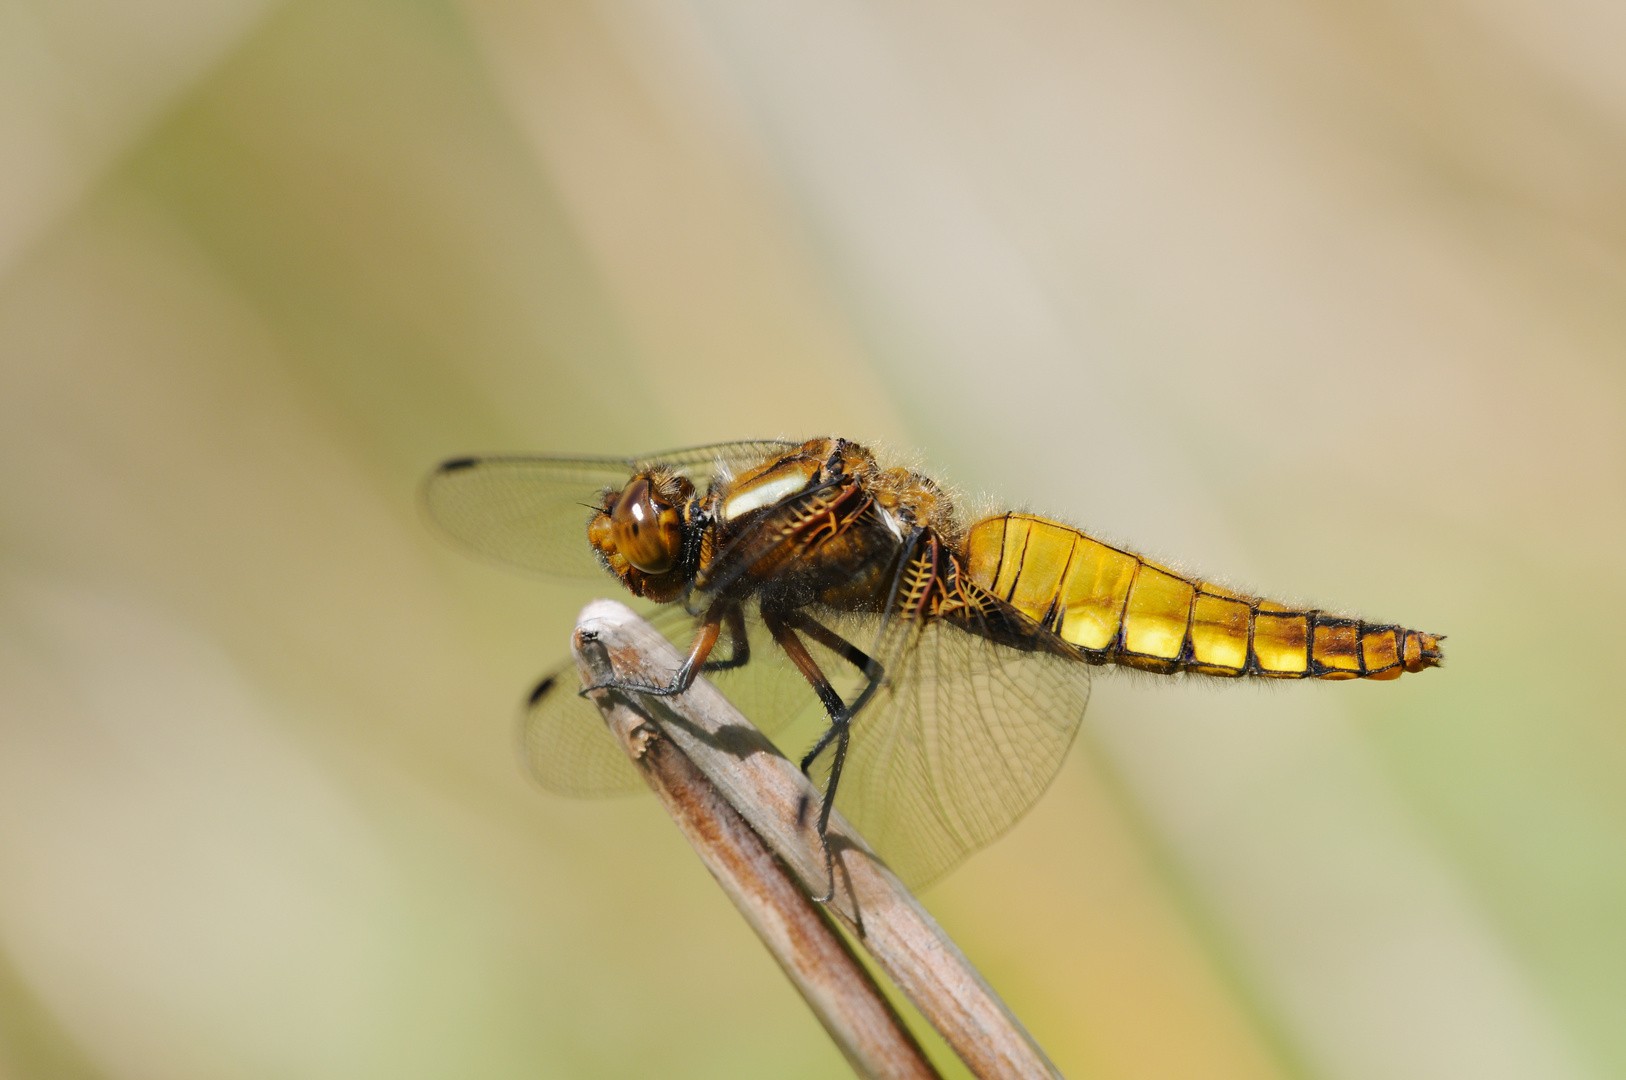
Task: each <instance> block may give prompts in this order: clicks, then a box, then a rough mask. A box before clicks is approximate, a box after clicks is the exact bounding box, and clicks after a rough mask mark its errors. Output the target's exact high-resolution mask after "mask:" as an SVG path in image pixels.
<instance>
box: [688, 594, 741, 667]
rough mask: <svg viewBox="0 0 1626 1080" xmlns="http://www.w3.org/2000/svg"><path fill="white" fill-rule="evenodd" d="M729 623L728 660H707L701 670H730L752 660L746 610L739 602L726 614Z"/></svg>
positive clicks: (725, 617)
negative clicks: (746, 632)
mask: <svg viewBox="0 0 1626 1080" xmlns="http://www.w3.org/2000/svg"><path fill="white" fill-rule="evenodd" d="M723 618H724V619H725V620H726V622H727V624H728V640H729V646H730V647H729V654H728V659H727V660H707V661H706V662H705V663H704V664H703V665H701V668H700V670H701V671H729V670H732V669H733V668H742V667H744V666H745V665H746V664H749V663H750V662H751V639H750V638H748V637H747V636H746V634H745V612H744V611H742V610H741V609H740V606H739V605H738V604H735V605H733V606H732V607H730V608H729V609H728V611H727V612H726V613H725V614H724V616H723Z"/></svg>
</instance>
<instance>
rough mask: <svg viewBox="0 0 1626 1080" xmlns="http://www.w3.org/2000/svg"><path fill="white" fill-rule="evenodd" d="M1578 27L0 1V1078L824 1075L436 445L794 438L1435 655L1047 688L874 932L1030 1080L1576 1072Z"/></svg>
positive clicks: (1598, 751)
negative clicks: (980, 1021)
mask: <svg viewBox="0 0 1626 1080" xmlns="http://www.w3.org/2000/svg"><path fill="white" fill-rule="evenodd" d="M1623 46H1626V19H1623V18H1622V16H1621V14H1620V11H1619V10H1617V9H1615V8H1613V7H1611V6H1610V5H1607V4H1601V3H1592V4H1588V3H1582V2H1578V0H1565V2H1561V3H1555V4H1550V5H1542V6H1539V7H1537V6H1529V5H1517V4H1512V3H1509V2H1507V0H1460V2H1447V0H1420V2H1416V3H1398V2H1386V0H1342V2H1339V0H1332V2H1328V3H1314V2H1309V0H1233V2H1229V3H1218V2H1210V0H1154V2H1152V3H1141V2H1130V0H1086V2H1083V3H1075V4H1070V3H1060V2H1055V0H1023V2H1020V3H1016V4H1011V5H998V6H996V5H979V4H967V3H954V4H928V3H921V2H918V0H916V2H909V0H904V2H893V3H859V2H856V0H832V2H826V3H813V2H810V0H789V2H783V3H781V2H777V0H775V2H761V0H466V2H457V0H417V2H401V3H391V2H387V0H338V2H328V0H321V2H318V0H284V2H280V3H273V2H267V0H209V2H204V0H147V2H144V3H135V2H129V0H0V1077H8V1078H9V1077H73V1078H89V1077H142V1078H145V1077H164V1078H176V1080H181V1078H189V1077H199V1078H202V1077H246V1078H262V1077H263V1078H273V1077H290V1078H292V1077H300V1078H306V1077H310V1078H326V1077H332V1078H340V1077H361V1076H368V1077H373V1076H376V1077H384V1076H388V1077H466V1076H471V1077H472V1076H477V1077H537V1076H543V1077H556V1076H557V1077H620V1076H639V1075H642V1076H663V1077H708V1078H709V1077H730V1076H740V1077H761V1076H796V1077H802V1076H806V1077H812V1076H839V1075H843V1074H844V1068H845V1067H844V1065H843V1064H842V1061H841V1059H840V1057H839V1056H838V1055H837V1054H836V1053H835V1052H834V1051H833V1050H832V1049H831V1047H830V1046H829V1044H828V1042H827V1041H826V1040H825V1038H824V1036H823V1034H822V1032H821V1031H820V1030H819V1028H818V1027H817V1025H816V1024H815V1022H814V1021H813V1020H812V1019H811V1018H810V1017H809V1015H808V1014H807V1013H806V1011H805V1009H804V1008H803V1006H802V1005H801V1003H800V1001H799V1000H798V999H797V998H796V997H795V995H794V994H793V992H792V991H791V990H790V988H789V986H788V984H787V983H786V982H785V981H784V979H783V978H782V977H781V976H780V974H779V973H778V971H777V969H776V968H775V967H774V966H773V963H772V962H771V961H770V960H769V959H768V957H767V956H766V954H765V953H764V952H763V951H762V949H761V948H760V946H759V945H758V944H757V943H756V941H755V940H754V939H753V938H752V937H751V936H750V934H749V932H748V931H747V930H746V929H745V928H744V927H743V925H742V924H741V923H740V922H739V920H738V919H737V918H736V917H735V915H734V914H733V912H732V910H731V909H730V908H729V907H728V905H727V903H726V901H725V900H724V899H723V897H722V896H721V894H720V893H719V892H718V891H717V890H716V889H715V888H714V887H713V886H712V884H711V882H710V881H709V879H708V878H707V876H706V874H705V872H704V871H703V870H702V869H700V867H699V866H698V864H697V863H696V862H695V861H694V859H693V858H692V856H691V855H690V854H689V852H688V851H687V849H686V848H685V847H684V846H683V844H682V842H681V840H680V839H679V838H678V836H677V834H676V833H675V832H674V831H673V829H672V828H671V827H670V825H669V824H668V823H667V822H666V821H665V820H664V818H663V817H662V816H661V814H660V812H659V811H658V809H657V808H656V806H655V805H654V803H653V802H652V801H651V800H648V799H630V800H623V801H618V802H602V803H574V802H568V801H565V800H561V799H558V798H555V797H553V796H550V795H548V794H546V793H544V792H541V791H538V790H536V789H534V788H533V787H531V786H529V785H528V783H527V781H526V779H525V778H524V776H523V775H522V773H521V771H520V767H519V763H518V761H517V758H516V754H515V752H514V742H513V737H512V723H513V718H514V715H515V711H516V706H517V701H518V698H519V696H520V695H521V694H522V693H523V691H524V690H525V688H526V687H527V686H528V685H529V683H530V681H531V680H532V679H533V678H534V677H535V675H536V674H537V672H539V671H540V670H541V669H542V668H543V667H544V666H546V665H548V664H550V663H552V662H553V661H554V660H555V659H556V658H558V657H559V656H560V655H561V653H562V651H563V649H564V646H565V643H566V635H567V630H568V627H569V625H570V622H571V618H572V615H573V613H574V611H575V610H576V609H577V607H579V605H580V604H581V603H582V602H583V601H584V600H586V599H588V598H589V597H590V596H591V595H593V593H592V591H591V590H584V589H581V588H566V587H560V586H555V585H552V584H550V583H548V582H545V581H539V580H532V579H527V578H523V577H519V576H511V575H508V574H505V573H502V572H500V571H498V570H496V569H493V568H492V567H490V566H487V565H482V564H479V563H476V562H473V561H471V560H467V559H465V558H463V557H462V556H460V555H459V554H457V553H456V552H454V551H452V550H451V549H450V548H448V547H447V546H445V545H443V544H442V543H441V542H440V541H438V540H437V539H436V538H435V537H434V536H433V535H431V533H430V532H429V531H428V530H427V529H426V528H425V526H424V523H423V522H422V520H421V519H420V516H419V513H418V511H417V509H416V506H415V502H414V495H415V486H416V483H417V481H418V479H419V477H420V476H421V475H422V474H423V473H424V472H425V471H426V470H427V469H428V468H429V467H430V466H431V465H432V464H433V463H434V462H435V461H437V460H438V459H440V458H442V457H444V456H447V455H450V454H454V453H463V452H469V451H476V450H533V451H557V452H568V451H587V452H608V453H634V452H642V451H648V450H652V449H656V448H661V447H666V446H673V445H682V444H689V443H696V442H704V441H710V440H716V439H726V438H736V437H752V436H763V435H779V434H817V433H825V432H835V433H840V434H844V435H847V436H849V437H854V438H859V439H866V440H874V441H879V442H882V443H885V444H888V445H891V446H894V447H900V448H916V449H918V450H919V452H920V453H921V455H922V460H923V461H924V463H926V464H927V465H928V466H929V467H930V468H931V469H933V470H934V471H935V472H936V473H939V474H941V475H944V476H946V477H948V478H950V479H952V480H953V481H954V482H956V483H957V484H959V485H960V486H961V487H962V488H963V489H965V490H966V491H967V492H971V493H977V492H988V493H990V494H992V495H994V496H997V497H998V498H999V499H1001V500H1002V501H1003V502H1005V503H1007V504H1013V505H1024V506H1029V507H1033V508H1035V509H1040V510H1044V511H1048V512H1052V513H1056V514H1059V515H1063V516H1065V517H1067V518H1069V519H1071V520H1074V521H1076V522H1078V523H1080V524H1082V525H1084V526H1086V527H1088V528H1090V529H1092V530H1093V531H1095V532H1097V533H1098V534H1100V535H1103V536H1105V537H1110V538H1113V539H1117V540H1120V541H1123V542H1126V543H1131V544H1134V545H1136V546H1137V547H1139V548H1141V549H1143V550H1146V551H1148V552H1150V553H1152V554H1154V555H1157V556H1160V557H1164V558H1167V559H1172V560H1176V561H1178V562H1179V563H1180V564H1181V565H1184V566H1187V567H1190V568H1193V569H1196V570H1201V571H1206V572H1209V573H1212V574H1215V575H1218V576H1220V577H1222V578H1225V579H1228V580H1230V581H1233V582H1237V583H1239V584H1242V585H1244V586H1249V587H1253V588H1256V589H1259V590H1261V591H1264V592H1268V593H1270V594H1273V595H1276V596H1281V597H1284V598H1307V599H1311V600H1314V601H1316V602H1319V603H1323V604H1327V605H1331V606H1340V607H1347V608H1349V609H1352V610H1356V611H1359V612H1361V613H1363V614H1367V615H1369V616H1371V617H1374V618H1392V619H1397V620H1404V621H1406V622H1407V623H1409V624H1410V625H1414V626H1419V627H1422V628H1424V629H1428V630H1432V631H1438V632H1441V633H1445V634H1448V635H1449V636H1450V640H1449V642H1448V646H1447V652H1448V657H1449V667H1447V668H1446V669H1445V670H1443V671H1438V672H1429V673H1426V674H1423V675H1421V676H1413V677H1408V678H1405V679H1403V680H1401V681H1400V682H1398V683H1390V684H1379V685H1351V684H1331V685H1326V686H1301V685H1292V686H1285V687H1270V688H1264V689H1259V688H1254V687H1218V688H1216V687H1213V686H1208V685H1173V686H1163V685H1159V684H1158V682H1157V681H1156V680H1152V679H1142V680H1129V679H1124V678H1113V677H1110V676H1107V677H1103V678H1101V679H1099V680H1098V682H1097V687H1098V688H1097V691H1096V696H1095V701H1094V703H1093V704H1092V706H1091V713H1090V715H1089V716H1088V717H1087V718H1086V722H1085V726H1084V730H1083V733H1082V736H1081V738H1080V740H1079V745H1078V746H1077V747H1076V749H1075V751H1074V753H1073V754H1072V756H1071V758H1070V760H1069V761H1068V763H1067V766H1066V768H1065V769H1064V771H1063V773H1062V775H1061V778H1060V779H1059V781H1058V782H1057V783H1056V785H1055V787H1054V788H1053V789H1052V790H1051V792H1050V793H1049V794H1048V795H1047V796H1046V798H1045V799H1044V800H1043V801H1042V802H1041V804H1040V805H1039V807H1038V808H1037V809H1036V810H1035V811H1034V812H1033V813H1032V814H1031V815H1030V816H1029V818H1028V819H1027V820H1026V821H1024V822H1023V823H1022V824H1021V825H1020V826H1019V827H1018V828H1017V829H1016V830H1015V831H1014V832H1013V833H1012V834H1011V835H1010V836H1009V837H1007V838H1006V839H1005V840H1003V841H1002V842H1000V843H999V844H997V845H995V846H994V847H992V848H991V849H989V850H988V851H987V852H985V853H983V854H981V855H978V856H977V857H975V858H973V859H972V860H971V861H970V862H969V863H967V864H966V865H965V866H964V867H963V868H962V869H961V870H960V871H959V872H957V873H956V874H955V875H954V876H952V877H951V878H949V879H948V880H947V881H945V882H944V883H943V884H941V885H940V886H938V887H937V888H935V889H934V890H932V891H931V892H929V893H928V894H927V895H926V900H927V902H928V904H929V905H930V907H931V908H932V910H933V911H934V912H935V913H936V914H937V915H938V917H939V918H940V919H941V921H942V922H943V924H944V925H945V927H946V928H947V929H948V930H949V931H950V933H952V934H953V935H954V936H955V937H956V939H957V940H958V941H959V942H960V944H961V945H962V947H963V948H964V949H965V951H966V952H967V953H968V954H969V956H970V957H971V958H972V960H973V961H974V962H976V963H977V964H978V965H979V966H980V967H981V969H982V970H983V972H984V973H985V974H986V975H987V977H988V979H989V980H990V981H991V982H992V983H993V985H994V986H995V987H996V988H997V989H998V990H999V992H1000V993H1001V994H1003V995H1004V997H1005V998H1006V1000H1007V1001H1008V1002H1009V1003H1010V1004H1011V1005H1012V1006H1013V1007H1014V1009H1015V1010H1016V1011H1017V1012H1018V1014H1019V1015H1021V1016H1022V1017H1023V1018H1024V1020H1025V1021H1026V1022H1027V1023H1028V1025H1029V1026H1030V1027H1031V1029H1032V1031H1033V1032H1034V1033H1035V1035H1036V1036H1037V1037H1038V1039H1039V1040H1040V1042H1041V1043H1042V1044H1043V1045H1044V1046H1045V1047H1046V1048H1047V1049H1048V1051H1049V1052H1050V1053H1051V1055H1052V1056H1053V1057H1054V1058H1055V1060H1056V1062H1057V1063H1058V1064H1059V1065H1060V1066H1061V1068H1062V1069H1063V1071H1065V1072H1066V1073H1068V1074H1069V1075H1071V1076H1075V1077H1113V1078H1119V1077H1124V1078H1127V1077H1146V1078H1165V1077H1205V1078H1206V1077H1225V1078H1244V1077H1246V1078H1267V1077H1268V1078H1277V1077H1313V1078H1323V1077H1325V1078H1346V1077H1348V1078H1355V1077H1359V1078H1374V1080H1379V1078H1381V1080H1409V1078H1417V1080H1439V1078H1447V1077H1464V1078H1467V1077H1472V1078H1475V1080H1485V1078H1504V1077H1505V1078H1508V1080H1528V1078H1533V1077H1541V1078H1561V1077H1564V1078H1567V1077H1604V1076H1620V1075H1626V1023H1622V1017H1623V1015H1626V723H1623V721H1626V710H1623V709H1622V707H1621V705H1620V703H1619V695H1620V688H1619V685H1618V680H1617V679H1615V678H1614V677H1613V676H1614V674H1615V670H1614V669H1615V667H1616V666H1617V665H1618V663H1619V657H1620V655H1621V648H1620V647H1621V645H1622V635H1621V632H1620V630H1619V629H1618V622H1619V615H1618V612H1619V611H1621V610H1622V606H1623V601H1626V558H1623V547H1622V542H1621V536H1622V534H1623V531H1626V530H1623V526H1626V446H1623V443H1626V424H1623V420H1626V417H1623V409H1622V404H1623V392H1622V381H1623V363H1622V360H1623V356H1626V75H1623V74H1622V73H1623V72H1626V66H1623V65H1622V64H1621V63H1620V56H1621V53H1622V48H1623Z"/></svg>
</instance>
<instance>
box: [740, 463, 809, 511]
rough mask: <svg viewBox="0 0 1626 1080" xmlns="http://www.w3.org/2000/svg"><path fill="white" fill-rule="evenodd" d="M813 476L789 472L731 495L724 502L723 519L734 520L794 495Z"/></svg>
mask: <svg viewBox="0 0 1626 1080" xmlns="http://www.w3.org/2000/svg"><path fill="white" fill-rule="evenodd" d="M812 479H813V478H812V477H810V476H808V475H807V474H805V473H801V472H795V471H791V472H787V473H785V475H784V476H781V477H779V478H777V479H774V480H769V481H766V482H765V483H761V484H753V485H752V486H751V487H748V488H746V489H745V490H744V491H742V492H739V493H738V494H736V495H733V496H730V497H729V499H728V500H727V501H726V502H724V503H723V520H724V521H733V520H734V519H735V518H737V517H741V516H743V515H745V514H749V513H750V512H751V511H753V510H760V509H762V508H763V507H764V506H772V505H773V504H774V503H776V502H778V501H779V500H780V499H783V498H785V497H787V496H790V495H794V494H796V493H797V492H798V491H801V490H802V489H803V488H805V487H807V485H808V484H809V483H810V482H811V481H812Z"/></svg>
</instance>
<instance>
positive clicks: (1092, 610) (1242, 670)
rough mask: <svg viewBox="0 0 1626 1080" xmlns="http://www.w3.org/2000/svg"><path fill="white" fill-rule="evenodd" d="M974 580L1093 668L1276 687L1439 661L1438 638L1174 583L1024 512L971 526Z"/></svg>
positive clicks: (1166, 573)
mask: <svg viewBox="0 0 1626 1080" xmlns="http://www.w3.org/2000/svg"><path fill="white" fill-rule="evenodd" d="M966 571H967V573H968V575H969V577H970V578H971V580H972V581H973V582H975V583H976V584H977V585H979V586H981V587H982V588H984V589H986V590H988V591H989V592H990V593H992V594H993V595H995V596H997V597H999V598H1000V599H1002V600H1004V601H1006V602H1007V603H1009V604H1010V605H1011V606H1013V607H1015V608H1016V609H1017V610H1018V611H1021V612H1022V613H1023V614H1025V615H1027V616H1028V617H1029V618H1031V619H1033V620H1034V621H1035V622H1038V623H1039V624H1040V625H1042V626H1044V627H1045V628H1046V629H1048V630H1050V631H1052V632H1053V633H1055V634H1056V635H1057V636H1059V637H1060V638H1061V639H1062V640H1063V641H1065V642H1066V643H1068V644H1069V645H1071V646H1073V647H1074V648H1076V649H1078V650H1079V651H1080V652H1081V653H1082V654H1083V656H1082V658H1083V659H1086V660H1089V661H1092V662H1095V663H1115V664H1127V665H1129V666H1131V667H1137V668H1142V669H1144V670H1148V671H1158V672H1174V671H1192V672H1197V673H1200V674H1204V675H1221V676H1231V677H1235V676H1242V675H1261V676H1266V677H1269V678H1277V679H1306V678H1314V679H1357V678H1367V679H1393V678H1397V677H1398V676H1399V675H1400V673H1401V672H1402V671H1421V670H1422V669H1423V668H1425V667H1433V666H1435V665H1437V664H1439V662H1440V643H1439V638H1438V637H1437V636H1436V635H1434V634H1424V633H1421V632H1420V631H1417V630H1407V629H1405V628H1403V627H1399V626H1391V625H1375V624H1371V623H1366V622H1363V621H1361V620H1359V619H1351V618H1347V617H1344V616H1340V615H1331V614H1328V613H1327V612H1324V611H1315V610H1295V609H1292V608H1288V607H1287V606H1285V605H1283V604H1277V603H1272V602H1271V601H1269V600H1260V599H1258V598H1257V597H1252V596H1244V595H1242V594H1240V593H1235V592H1231V591H1230V590H1228V589H1222V588H1220V587H1219V586H1217V585H1211V584H1208V583H1207V582H1202V581H1194V580H1192V579H1190V578H1186V577H1182V576H1181V575H1179V574H1176V573H1175V572H1174V571H1172V570H1169V569H1168V568H1167V567H1163V566H1159V565H1157V564H1156V563H1152V562H1148V561H1146V560H1145V559H1142V558H1140V557H1139V556H1137V555H1132V554H1130V553H1129V552H1127V551H1120V550H1118V549H1117V548H1113V547H1108V546H1107V545H1106V544H1103V543H1101V542H1100V541H1097V540H1092V539H1090V538H1089V537H1088V536H1085V535H1084V534H1083V533H1081V532H1079V531H1078V530H1077V529H1073V528H1069V527H1068V526H1065V525H1059V524H1057V523H1056V522H1054V521H1046V520H1045V519H1044V518H1039V517H1033V516H1031V515H1028V514H1005V515H1003V516H1001V517H995V518H988V519H987V520H984V521H981V522H978V523H977V524H976V525H975V526H973V527H972V529H971V531H970V533H969V534H968V535H967V537H966Z"/></svg>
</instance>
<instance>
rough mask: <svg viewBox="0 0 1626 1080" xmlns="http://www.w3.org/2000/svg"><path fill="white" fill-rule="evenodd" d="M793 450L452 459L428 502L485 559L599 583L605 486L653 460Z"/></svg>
mask: <svg viewBox="0 0 1626 1080" xmlns="http://www.w3.org/2000/svg"><path fill="white" fill-rule="evenodd" d="M794 445H795V444H793V443H789V442H782V441H778V440H762V441H757V442H733V443H718V444H716V445H713V446H696V447H692V448H689V449H685V450H674V451H671V452H669V453H665V454H654V455H651V456H649V457H646V458H586V457H525V456H504V455H494V456H490V457H464V458H455V459H453V460H451V461H447V462H444V463H443V464H441V466H440V467H439V468H437V469H436V470H435V471H434V472H432V473H430V474H429V476H428V478H427V479H425V481H424V484H423V505H424V509H425V510H426V511H427V512H428V514H429V517H430V518H431V519H432V520H433V521H434V522H435V523H436V524H437V525H439V526H440V528H441V529H442V530H444V531H445V532H446V533H447V534H448V535H449V536H451V538H452V539H453V540H455V541H457V542H458V543H459V544H461V545H462V546H464V547H466V548H468V549H470V550H471V551H474V552H476V553H478V554H480V555H484V556H487V557H489V558H492V559H496V560H497V561H499V562H503V563H507V564H509V565H510V566H518V567H521V568H523V569H526V570H538V571H541V572H543V573H546V574H552V575H555V576H559V577H572V578H583V577H585V578H600V577H602V576H603V575H604V571H603V570H602V568H600V566H599V563H598V559H597V557H596V556H595V555H594V554H593V551H592V548H591V547H590V546H589V545H588V543H587V523H588V522H589V521H590V520H591V519H592V516H593V513H594V511H595V509H596V508H597V507H598V506H599V500H600V498H601V495H602V492H603V491H604V489H605V488H615V489H619V488H621V487H622V486H623V485H624V484H625V483H626V482H627V479H628V477H630V476H631V475H632V474H633V473H635V472H637V471H639V470H640V469H643V468H645V467H647V466H648V465H650V464H653V463H656V462H659V463H661V464H665V465H668V466H671V467H672V468H674V469H677V470H679V471H688V470H691V469H692V470H695V471H697V472H700V471H710V470H711V469H716V468H721V469H725V470H731V469H736V468H740V467H743V466H745V465H754V464H757V463H759V462H761V461H764V460H766V459H767V458H769V457H772V456H774V455H776V454H782V453H784V452H786V450H788V449H790V448H791V447H793V446H794ZM698 479H701V480H703V479H704V477H699V478H698Z"/></svg>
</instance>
